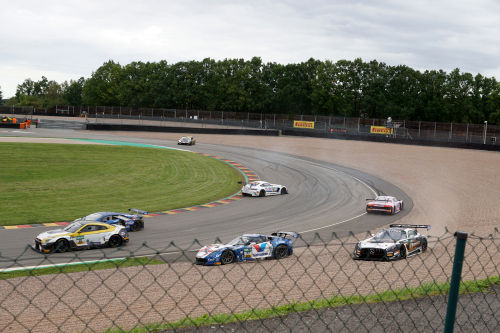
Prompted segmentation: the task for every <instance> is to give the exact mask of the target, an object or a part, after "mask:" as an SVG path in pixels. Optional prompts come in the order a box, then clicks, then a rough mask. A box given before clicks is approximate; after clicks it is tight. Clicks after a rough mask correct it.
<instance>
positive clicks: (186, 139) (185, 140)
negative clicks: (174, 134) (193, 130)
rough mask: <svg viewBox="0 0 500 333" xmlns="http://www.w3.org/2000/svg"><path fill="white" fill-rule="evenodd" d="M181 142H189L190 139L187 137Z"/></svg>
mask: <svg viewBox="0 0 500 333" xmlns="http://www.w3.org/2000/svg"><path fill="white" fill-rule="evenodd" d="M181 142H189V138H188V137H187V136H184V137H182V138H181Z"/></svg>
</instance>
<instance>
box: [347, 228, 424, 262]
mask: <svg viewBox="0 0 500 333" xmlns="http://www.w3.org/2000/svg"><path fill="white" fill-rule="evenodd" d="M430 228H431V226H430V225H421V224H418V225H417V224H391V225H390V227H389V228H387V229H384V230H382V231H380V232H378V233H377V234H375V235H372V237H370V238H367V239H365V240H363V241H360V242H358V243H357V244H356V247H355V248H354V253H353V258H354V259H367V260H369V259H383V260H395V259H404V258H406V257H408V256H410V255H414V254H418V253H423V252H425V251H426V250H427V236H424V235H421V234H420V233H418V232H417V229H427V230H429V229H430Z"/></svg>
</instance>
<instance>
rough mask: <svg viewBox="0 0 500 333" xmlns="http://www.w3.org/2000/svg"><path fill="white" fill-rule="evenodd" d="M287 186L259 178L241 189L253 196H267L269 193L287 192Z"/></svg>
mask: <svg viewBox="0 0 500 333" xmlns="http://www.w3.org/2000/svg"><path fill="white" fill-rule="evenodd" d="M287 193H288V191H287V189H286V187H285V186H283V185H278V184H270V183H268V182H265V181H262V180H259V181H254V182H251V183H248V184H246V185H245V186H243V188H242V189H241V194H243V195H248V196H251V197H265V196H268V195H277V194H287Z"/></svg>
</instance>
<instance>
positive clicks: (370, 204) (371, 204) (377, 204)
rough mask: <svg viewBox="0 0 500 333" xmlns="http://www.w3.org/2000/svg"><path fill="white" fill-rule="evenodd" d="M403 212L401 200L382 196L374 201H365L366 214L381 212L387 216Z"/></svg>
mask: <svg viewBox="0 0 500 333" xmlns="http://www.w3.org/2000/svg"><path fill="white" fill-rule="evenodd" d="M402 210H403V200H398V199H396V198H395V197H391V196H387V195H382V196H378V197H376V198H375V199H366V212H367V213H373V212H382V213H388V214H391V215H392V214H396V213H399V212H400V211H402Z"/></svg>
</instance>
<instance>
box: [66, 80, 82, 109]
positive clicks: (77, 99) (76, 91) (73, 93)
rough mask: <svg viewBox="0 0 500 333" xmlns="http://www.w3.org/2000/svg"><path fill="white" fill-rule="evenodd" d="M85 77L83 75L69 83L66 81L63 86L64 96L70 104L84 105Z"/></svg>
mask: <svg viewBox="0 0 500 333" xmlns="http://www.w3.org/2000/svg"><path fill="white" fill-rule="evenodd" d="M84 85H85V79H84V78H83V77H81V78H79V79H78V80H76V81H73V80H70V81H69V83H68V82H67V81H65V82H64V83H63V84H62V85H61V87H62V90H63V97H64V99H65V101H66V103H67V104H68V105H74V106H80V105H82V94H83V86H84Z"/></svg>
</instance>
